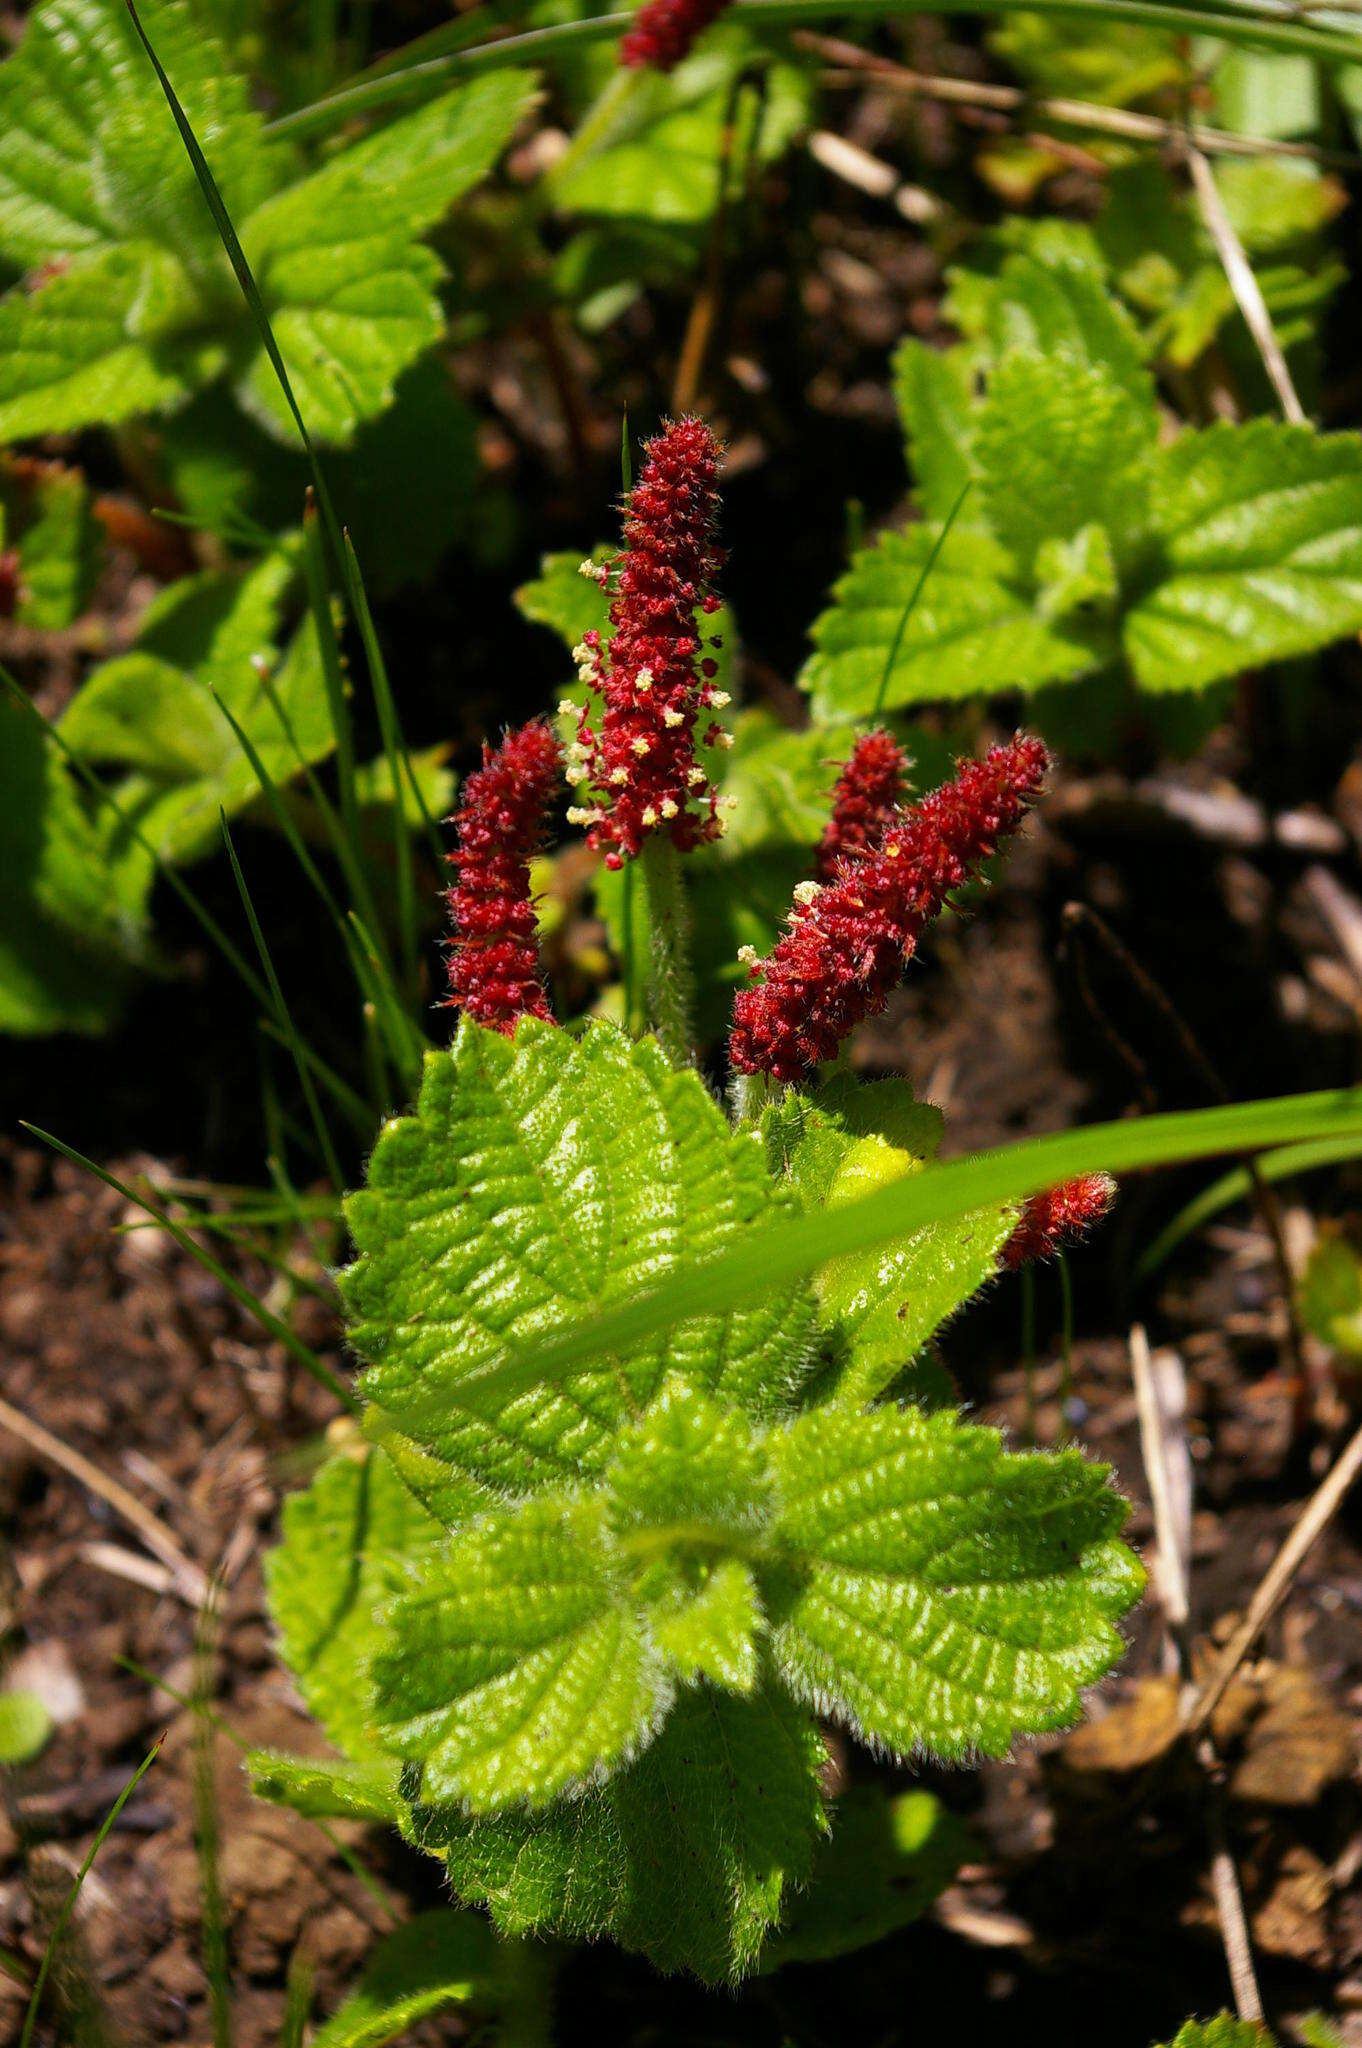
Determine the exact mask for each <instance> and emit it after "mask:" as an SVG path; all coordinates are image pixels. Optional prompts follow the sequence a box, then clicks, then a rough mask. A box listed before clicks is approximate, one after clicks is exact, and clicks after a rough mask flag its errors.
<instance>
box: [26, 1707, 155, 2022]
mask: <svg viewBox="0 0 1362 2048" xmlns="http://www.w3.org/2000/svg"><path fill="white" fill-rule="evenodd" d="M164 1741H165V1737H164V1735H161V1736H158V1737H157V1739H156V1741H155V1742H153V1744H152V1746H151V1748H150V1749H149V1750H148V1751H147V1753H146V1755H145V1756H144V1757H143V1759H142V1761H141V1763H140V1764H139V1765H138V1766H137V1769H136V1770H135V1771H134V1772H133V1774H132V1776H131V1777H130V1778H129V1780H128V1782H127V1784H126V1785H125V1786H124V1787H123V1790H122V1791H121V1792H120V1793H119V1795H118V1797H117V1799H115V1801H114V1803H113V1805H112V1806H111V1807H110V1808H109V1811H108V1812H107V1813H106V1814H105V1816H104V1818H103V1820H102V1821H101V1822H100V1824H99V1829H98V1832H97V1833H96V1835H95V1838H94V1840H93V1842H91V1844H90V1846H89V1848H88V1849H87V1850H86V1852H85V1857H84V1860H83V1862H82V1863H81V1866H80V1869H79V1870H78V1871H77V1872H76V1875H75V1878H74V1880H73V1881H72V1885H71V1889H70V1891H69V1892H68V1893H67V1894H66V1897H65V1898H64V1899H63V1901H62V1907H61V1911H60V1912H59V1913H58V1915H57V1919H56V1924H55V1926H54V1927H53V1929H52V1932H51V1934H50V1935H49V1936H48V1939H47V1947H46V1948H45V1949H44V1950H43V1959H42V1962H41V1963H40V1964H39V1966H38V1974H37V1976H36V1977H35V1978H34V1980H33V1992H32V1995H31V1997H30V1998H29V2001H28V2010H27V2012H26V2013H25V2014H24V2025H23V2031H22V2033H21V2034H20V2036H19V2048H31V2043H32V2040H33V2030H34V2028H35V2027H36V2026H37V2024H38V2008H39V2006H40V2005H41V2004H42V1997H43V1991H44V1989H45V1988H46V1985H47V1979H48V1976H49V1974H50V1972H51V1969H52V1961H53V1958H54V1956H55V1955H56V1953H57V1946H58V1943H59V1942H60V1941H61V1938H62V1936H63V1934H65V1932H66V1927H67V1922H68V1921H69V1920H70V1918H71V1915H72V1913H73V1912H74V1911H75V1908H76V1900H77V1899H78V1898H79V1897H80V1888H81V1886H82V1885H83V1884H84V1882H85V1880H86V1878H87V1877H88V1876H89V1875H90V1871H91V1868H92V1867H93V1864H94V1860H95V1858H96V1856H98V1854H99V1852H100V1850H101V1849H102V1848H103V1847H104V1844H105V1842H107V1840H108V1839H109V1836H110V1835H111V1834H112V1832H113V1829H114V1827H115V1825H116V1823H117V1820H118V1816H119V1814H120V1813H121V1812H122V1811H123V1808H124V1807H125V1806H126V1805H127V1803H128V1801H129V1800H130V1799H131V1798H132V1795H133V1793H134V1792H135V1791H136V1790H137V1787H138V1786H139V1785H140V1784H141V1782H142V1780H143V1778H145V1776H146V1774H147V1772H148V1771H149V1770H150V1769H151V1767H152V1765H153V1764H154V1763H155V1761H156V1759H157V1757H158V1756H159V1755H160V1754H161V1744H162V1743H163V1742H164Z"/></svg>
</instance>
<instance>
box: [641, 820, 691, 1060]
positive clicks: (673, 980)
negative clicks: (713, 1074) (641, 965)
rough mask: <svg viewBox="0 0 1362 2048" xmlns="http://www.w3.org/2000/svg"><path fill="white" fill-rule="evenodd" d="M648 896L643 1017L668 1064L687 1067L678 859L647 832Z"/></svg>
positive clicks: (686, 929) (685, 935)
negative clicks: (646, 967)
mask: <svg viewBox="0 0 1362 2048" xmlns="http://www.w3.org/2000/svg"><path fill="white" fill-rule="evenodd" d="M640 864H641V866H642V868H643V886H644V888H645V889H646V890H647V894H648V927H649V934H650V948H651V951H650V957H649V962H648V1015H649V1018H650V1020H651V1023H652V1027H653V1029H654V1031H655V1032H656V1033H657V1039H658V1043H659V1045H660V1046H661V1047H662V1050H663V1052H665V1053H666V1055H667V1058H668V1059H669V1060H670V1061H671V1062H672V1065H673V1066H676V1067H685V1066H689V1064H690V1061H691V1057H692V1044H691V1020H692V1015H693V1011H694V994H695V977H694V974H693V972H692V969H691V961H690V907H689V905H688V904H687V902H686V886H685V883H684V882H683V881H682V879H681V856H680V855H679V854H678V852H677V850H676V848H675V847H674V846H673V845H672V843H671V840H670V839H667V838H665V837H664V836H663V835H662V834H661V833H658V832H653V833H650V834H649V836H648V838H647V839H646V840H645V841H644V843H643V852H642V854H641V856H640Z"/></svg>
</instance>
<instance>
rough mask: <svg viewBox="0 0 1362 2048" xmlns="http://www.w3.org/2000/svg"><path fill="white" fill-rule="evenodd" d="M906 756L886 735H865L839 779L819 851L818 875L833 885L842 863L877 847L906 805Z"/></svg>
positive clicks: (857, 744) (856, 746)
mask: <svg viewBox="0 0 1362 2048" xmlns="http://www.w3.org/2000/svg"><path fill="white" fill-rule="evenodd" d="M909 765H910V764H909V760H908V756H907V755H906V754H905V753H904V751H903V749H902V747H901V746H900V745H899V744H898V741H897V740H895V739H892V738H891V737H890V735H889V734H888V733H887V732H883V731H879V730H877V731H875V732H868V733H863V734H862V736H861V738H860V739H858V740H857V742H856V745H855V746H854V747H853V749H852V753H851V759H850V760H849V761H848V762H847V764H846V766H845V767H844V768H843V770H842V772H841V774H840V775H839V776H838V778H837V787H836V789H835V790H834V791H833V796H832V816H831V817H830V818H829V819H828V822H827V827H826V829H825V831H824V833H823V837H822V839H821V840H820V841H819V845H818V857H817V861H816V863H815V873H816V874H817V876H818V879H819V881H820V882H830V881H831V880H832V875H833V870H834V869H835V867H836V866H837V863H838V861H839V860H842V859H855V858H857V857H859V856H860V855H861V854H864V853H869V852H872V851H873V850H874V848H875V847H876V846H877V845H878V844H879V842H880V840H881V839H882V838H883V837H884V834H885V831H886V829H887V828H888V826H889V825H891V824H892V823H893V819H894V814H895V812H896V811H897V810H898V807H899V805H900V804H901V803H902V802H903V798H904V791H905V788H906V785H907V781H908V768H909Z"/></svg>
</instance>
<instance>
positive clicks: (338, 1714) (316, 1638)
mask: <svg viewBox="0 0 1362 2048" xmlns="http://www.w3.org/2000/svg"><path fill="white" fill-rule="evenodd" d="M440 1535H441V1530H440V1525H439V1524H438V1522H436V1521H434V1520H433V1519H432V1518H431V1516H430V1515H428V1514H427V1513H426V1511H425V1509H424V1508H423V1507H422V1506H421V1505H420V1503H419V1502H418V1501H417V1500H416V1498H415V1496H414V1495H413V1494H412V1493H411V1492H410V1491H409V1490H408V1488H407V1487H406V1486H404V1485H403V1483H402V1481H401V1480H400V1479H399V1478H398V1476H397V1473H396V1471H395V1470H394V1468H393V1466H392V1464H391V1463H390V1461H389V1460H388V1458H387V1457H386V1456H385V1455H384V1453H383V1452H382V1451H379V1450H368V1451H365V1452H364V1453H363V1454H362V1455H360V1456H358V1457H348V1456H347V1457H339V1458H333V1459H332V1460H331V1461H330V1463H329V1464H326V1465H324V1466H323V1467H322V1469H321V1471H320V1472H319V1473H318V1474H317V1477H316V1478H315V1479H314V1480H313V1482H312V1484H311V1486H310V1487H309V1488H308V1489H307V1491H306V1492H305V1493H295V1494H292V1495H290V1497H289V1499H288V1500H287V1501H286V1502H285V1504H284V1517H283V1542H282V1543H281V1544H280V1545H279V1547H278V1548H277V1549H276V1550H272V1551H271V1552H270V1554H269V1559H268V1562H267V1564H266V1579H267V1584H268V1586H269V1595H270V1607H271V1610H272V1612H273V1614H274V1619H275V1622H276V1624H277V1626H278V1628H279V1631H280V1636H281V1638H282V1641H281V1648H282V1650H283V1653H284V1656H285V1658H286V1660H287V1662H288V1665H289V1669H290V1670H291V1671H292V1672H293V1674H294V1676H295V1678H296V1679H297V1680H298V1684H299V1687H300V1689H301V1691H302V1694H303V1697H304V1699H305V1700H306V1701H307V1703H308V1705H309V1706H310V1707H311V1709H312V1711H313V1713H314V1714H315V1715H316V1716H317V1719H318V1720H319V1721H320V1722H321V1724H322V1726H323V1728H325V1730H326V1732H327V1734H328V1735H329V1736H330V1737H331V1740H332V1741H333V1742H334V1743H335V1744H336V1746H337V1748H338V1749H342V1750H344V1751H346V1752H347V1754H349V1755H350V1756H352V1757H354V1758H356V1759H358V1760H360V1761H361V1762H364V1761H370V1762H372V1761H373V1757H374V1744H373V1740H372V1736H371V1734H370V1732H369V1731H370V1726H371V1722H372V1704H373V1701H372V1695H373V1688H372V1682H371V1680H370V1677H369V1665H370V1662H371V1660H372V1658H373V1657H374V1655H375V1654H376V1652H377V1651H378V1649H379V1648H380V1647H381V1645H382V1644H383V1643H384V1642H385V1641H386V1638H387V1630H386V1627H385V1625H384V1623H383V1622H382V1620H381V1619H380V1609H381V1608H382V1607H383V1606H384V1605H385V1603H386V1602H387V1601H389V1600H390V1599H391V1598H392V1596H393V1595H394V1593H395V1592H396V1591H397V1590H398V1588H399V1587H400V1586H401V1584H402V1582H403V1579H404V1576H405V1574H406V1572H407V1571H408V1570H410V1568H411V1567H412V1566H413V1565H414V1564H415V1563H417V1562H419V1560H420V1559H421V1557H422V1556H423V1555H424V1554H425V1553H426V1552H427V1551H429V1550H430V1549H431V1547H432V1546H433V1545H434V1544H435V1543H436V1542H437V1541H438V1539H439V1537H440Z"/></svg>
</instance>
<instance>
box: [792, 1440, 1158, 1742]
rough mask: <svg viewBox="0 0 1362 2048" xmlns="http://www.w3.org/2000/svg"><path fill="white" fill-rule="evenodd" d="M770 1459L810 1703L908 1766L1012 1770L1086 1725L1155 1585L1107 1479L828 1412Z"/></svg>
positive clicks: (1087, 1469)
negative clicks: (1022, 1751)
mask: <svg viewBox="0 0 1362 2048" xmlns="http://www.w3.org/2000/svg"><path fill="white" fill-rule="evenodd" d="M768 1448H769V1451H770V1456H771V1461H772V1466H773V1469H774V1471H775V1474H776V1482H777V1487H778V1489H779V1491H780V1494H781V1507H780V1511H779V1515H778V1518H777V1521H776V1524H775V1527H774V1530H773V1540H774V1542H775V1543H776V1544H777V1545H782V1546H783V1547H784V1549H785V1552H786V1554H787V1557H788V1573H789V1577H788V1582H787V1584H786V1585H785V1587H784V1589H783V1591H782V1590H781V1589H779V1588H778V1586H776V1585H774V1584H773V1586H772V1590H771V1592H770V1596H769V1604H770V1606H771V1611H772V1643H773V1650H774V1654H775V1658H776V1662H777V1666H778V1668H779V1670H780V1672H781V1674H782V1676H783V1677H784V1679H785V1681H786V1683H787V1684H788V1685H790V1686H791V1687H792V1688H793V1690H794V1691H795V1692H796V1694H797V1695H798V1696H799V1697H801V1698H803V1699H806V1700H808V1701H809V1702H810V1704H812V1705H814V1706H816V1707H817V1708H818V1710H819V1711H820V1712H823V1713H827V1714H830V1715H831V1716H833V1717H834V1718H836V1719H839V1720H843V1721H845V1722H847V1723H848V1724H849V1725H850V1726H851V1727H852V1728H854V1729H855V1730H856V1732H857V1733H858V1734H859V1735H860V1736H861V1737H862V1738H863V1739H865V1740H868V1741H870V1742H879V1743H883V1744H884V1745H885V1746H886V1747H887V1748H889V1749H890V1750H892V1751H894V1752H896V1753H897V1754H900V1755H908V1754H912V1753H915V1752H917V1751H922V1750H925V1751H927V1752H928V1753H930V1754H932V1755H935V1756H941V1757H949V1758H958V1757H962V1756H966V1755H969V1754H972V1753H974V1752H982V1753H983V1754H984V1755H987V1756H998V1755H1001V1754H1002V1753H1003V1752H1004V1751H1005V1750H1006V1749H1007V1747H1008V1745H1009V1744H1010V1742H1011V1741H1012V1739H1013V1737H1014V1736H1015V1735H1017V1734H1021V1733H1026V1734H1037V1733H1040V1732H1041V1731H1043V1730H1046V1729H1051V1728H1061V1727H1065V1726H1067V1725H1068V1724H1069V1723H1070V1722H1071V1721H1073V1720H1074V1719H1075V1718H1076V1716H1077V1714H1078V1711H1079V1704H1080V1699H1081V1695H1082V1691H1083V1688H1084V1687H1085V1686H1087V1685H1091V1684H1092V1683H1093V1682H1094V1681H1095V1680H1096V1679H1097V1678H1099V1677H1100V1676H1101V1675H1102V1673H1103V1672H1104V1671H1106V1670H1107V1669H1108V1668H1109V1667H1110V1665H1111V1664H1112V1662H1113V1661H1114V1659H1115V1658H1116V1657H1117V1656H1118V1655H1119V1653H1120V1649H1121V1639H1120V1636H1119V1635H1118V1633H1117V1631H1116V1628H1115V1626H1114V1624H1115V1622H1116V1620H1117V1618H1118V1617H1119V1616H1120V1615H1121V1614H1123V1613H1124V1612H1125V1610H1126V1609H1127V1608H1128V1607H1129V1606H1130V1605H1131V1603H1132V1602H1133V1601H1134V1600H1135V1599H1136V1598H1137V1596H1138V1594H1139V1591H1140V1588H1141V1585H1142V1582H1143V1574H1142V1573H1141V1571H1140V1568H1139V1565H1138V1564H1137V1563H1136V1561H1135V1559H1134V1557H1133V1556H1132V1555H1131V1554H1130V1552H1129V1551H1127V1550H1126V1549H1125V1548H1124V1547H1123V1545H1121V1544H1120V1543H1119V1542H1118V1541H1117V1536H1116V1532H1117V1531H1118V1529H1119V1528H1120V1526H1121V1524H1122V1522H1123V1521H1124V1520H1125V1514H1126V1510H1125V1506H1124V1503H1123V1502H1121V1501H1120V1500H1119V1499H1118V1498H1117V1496H1116V1495H1115V1494H1114V1493H1112V1492H1111V1491H1110V1489H1109V1488H1108V1486H1107V1483H1106V1472H1105V1470H1104V1469H1103V1468H1102V1467H1101V1466H1097V1465H1090V1464H1088V1463H1086V1462H1085V1461H1084V1460H1083V1459H1082V1458H1081V1457H1079V1456H1078V1455H1077V1454H1076V1453H1071V1452H1058V1453H1051V1454H1048V1455H1044V1456H1037V1455H1035V1454H1009V1453H1007V1452H1005V1451H1004V1450H1003V1448H1002V1445H1001V1442H1000V1440H999V1438H998V1436H997V1434H996V1432H994V1431H992V1430H987V1429H981V1428H978V1427H976V1426H974V1425H971V1424H964V1423H959V1422H957V1421H956V1420H955V1419H954V1417H952V1416H949V1415H943V1414H934V1415H924V1414H922V1413H920V1412H918V1411H916V1410H914V1409H911V1408H908V1409H894V1408H880V1409H876V1410H874V1411H873V1412H871V1413H870V1414H859V1415H857V1414H848V1413H843V1412H838V1413H836V1415H835V1416H834V1413H833V1412H832V1411H828V1410H814V1411H812V1412H811V1413H810V1414H808V1415H806V1416H803V1417H801V1418H800V1419H799V1420H798V1421H797V1422H794V1423H793V1424H791V1425H790V1426H789V1427H788V1428H787V1429H786V1430H784V1431H779V1430H777V1431H775V1432H773V1433H772V1436H771V1438H770V1441H769V1446H768Z"/></svg>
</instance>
